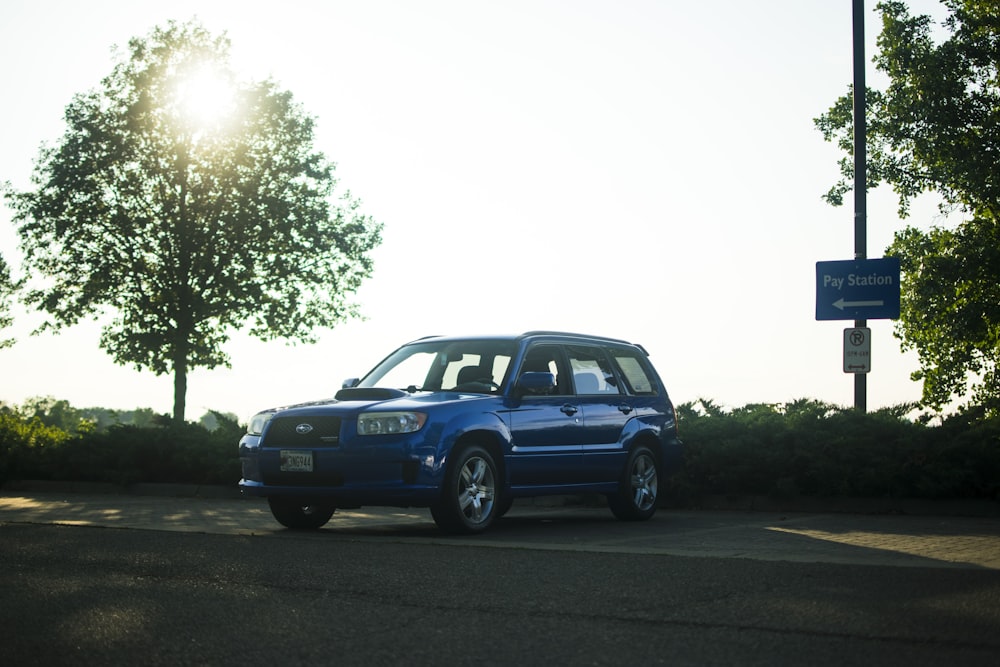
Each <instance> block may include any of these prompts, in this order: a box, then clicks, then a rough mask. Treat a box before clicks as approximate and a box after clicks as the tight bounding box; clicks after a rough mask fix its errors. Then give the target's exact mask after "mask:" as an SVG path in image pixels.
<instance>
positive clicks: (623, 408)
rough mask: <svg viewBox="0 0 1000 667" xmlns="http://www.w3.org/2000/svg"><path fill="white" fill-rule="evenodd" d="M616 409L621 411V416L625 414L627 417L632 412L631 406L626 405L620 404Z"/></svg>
mask: <svg viewBox="0 0 1000 667" xmlns="http://www.w3.org/2000/svg"><path fill="white" fill-rule="evenodd" d="M618 409H619V410H621V411H622V413H623V414H626V415H627V414H628V413H630V412H632V406H631V405H628V404H627V403H620V404H619V405H618Z"/></svg>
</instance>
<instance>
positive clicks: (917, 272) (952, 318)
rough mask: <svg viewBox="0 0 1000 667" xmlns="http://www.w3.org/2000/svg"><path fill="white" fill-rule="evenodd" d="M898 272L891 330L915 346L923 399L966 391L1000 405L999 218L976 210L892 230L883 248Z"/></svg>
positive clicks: (939, 401)
mask: <svg viewBox="0 0 1000 667" xmlns="http://www.w3.org/2000/svg"><path fill="white" fill-rule="evenodd" d="M886 252H887V253H888V254H891V255H894V256H896V257H899V260H900V266H901V268H902V272H903V276H904V280H903V282H902V285H901V291H900V320H899V321H898V322H897V323H896V335H897V336H898V337H899V338H901V339H902V341H903V348H904V349H914V350H916V351H917V354H918V358H919V360H920V370H919V371H917V372H915V373H914V374H913V379H915V380H922V381H923V402H924V404H925V405H929V406H932V407H934V408H940V407H941V406H943V405H945V404H946V403H948V402H949V401H951V400H953V399H954V398H957V397H964V396H966V395H967V394H968V393H970V392H971V394H972V395H971V400H972V402H973V404H977V405H983V406H993V409H994V410H996V409H997V408H998V407H1000V405H998V401H1000V371H998V362H1000V225H998V223H997V220H996V219H992V218H974V219H972V220H969V221H968V222H966V223H964V224H963V225H961V226H960V227H959V228H958V229H956V230H954V231H951V230H944V229H932V230H930V231H929V232H923V231H920V230H916V229H913V228H908V229H906V230H904V231H902V232H898V233H897V234H896V238H895V240H894V241H893V244H892V245H891V246H890V247H889V249H888V250H887V251H886Z"/></svg>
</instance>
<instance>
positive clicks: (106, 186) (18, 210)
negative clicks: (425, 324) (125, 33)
mask: <svg viewBox="0 0 1000 667" xmlns="http://www.w3.org/2000/svg"><path fill="white" fill-rule="evenodd" d="M229 48H230V43H229V41H228V39H227V38H226V37H225V36H224V35H223V36H221V37H213V36H212V35H210V34H209V33H207V32H206V30H205V29H204V28H203V27H201V26H200V25H199V24H197V23H195V22H189V23H185V24H177V23H175V22H170V23H168V24H167V26H166V27H163V28H160V27H157V28H155V29H153V30H152V31H151V33H150V34H149V35H148V36H147V37H145V38H134V39H132V40H131V41H130V42H129V45H128V50H127V53H125V54H121V53H119V55H118V59H117V64H116V65H115V66H114V68H113V70H112V72H111V74H110V75H108V76H107V77H106V78H105V79H103V81H102V82H101V86H100V87H99V88H98V89H96V90H93V91H90V92H87V93H83V94H78V95H76V96H75V97H74V98H73V100H72V102H71V103H70V104H69V106H68V107H67V109H66V112H65V119H66V124H67V129H66V132H65V134H64V135H63V137H62V139H61V141H60V142H59V144H58V145H57V146H56V147H54V148H43V149H42V151H41V153H40V155H39V158H38V159H37V162H36V165H35V171H34V174H33V178H32V185H33V189H32V190H30V191H26V192H18V191H15V190H14V189H13V188H11V187H10V185H7V187H6V188H5V196H6V198H7V200H8V202H9V203H10V205H11V207H12V208H13V210H14V213H15V216H14V217H15V222H16V223H19V228H18V232H19V234H20V243H21V248H22V250H23V252H24V255H25V267H26V273H29V274H31V273H32V271H33V275H34V277H35V280H34V282H33V283H32V284H31V285H30V286H29V288H27V289H26V292H25V295H24V297H23V299H24V300H25V302H26V303H27V304H29V305H33V306H36V307H37V308H38V309H39V310H41V311H44V312H46V313H48V315H49V318H48V319H47V321H46V322H45V324H44V325H43V326H42V327H41V329H42V330H45V329H59V328H62V327H65V326H70V325H73V324H75V323H77V322H78V321H80V320H81V319H82V318H86V317H90V318H93V319H99V318H101V317H105V318H106V317H109V316H113V319H112V320H111V321H110V323H107V320H106V319H105V320H104V321H105V326H104V328H103V330H102V335H101V340H100V346H101V348H102V349H104V350H106V351H107V352H108V353H109V354H111V356H112V357H113V358H114V359H115V361H116V362H117V363H120V364H124V365H127V364H132V365H134V366H135V367H136V368H139V369H141V368H148V369H150V370H152V371H153V372H154V373H156V374H158V375H159V374H165V373H167V372H173V375H174V419H175V420H177V421H182V420H183V419H184V411H185V395H186V392H187V374H188V371H189V370H190V369H192V368H196V367H205V368H215V367H218V366H220V365H223V366H228V365H229V357H228V355H227V354H226V353H225V352H224V351H223V345H224V344H225V343H226V342H228V340H229V338H230V335H231V332H232V331H234V330H238V329H243V328H245V329H247V330H248V331H249V332H250V333H251V334H252V335H254V336H256V337H258V338H260V339H262V340H274V339H279V338H281V339H288V340H295V341H300V342H313V341H314V334H313V331H314V330H315V329H316V328H317V327H332V326H334V325H335V324H337V323H339V322H342V321H344V320H346V319H349V318H351V317H355V316H357V315H358V307H357V305H356V304H354V303H352V302H351V301H350V300H349V297H350V296H351V295H353V294H354V293H355V292H356V290H357V288H358V287H359V285H360V283H361V282H362V281H363V280H364V279H365V278H367V277H369V276H370V274H371V271H372V261H371V259H370V257H369V254H368V253H369V252H370V251H371V250H372V249H373V248H375V247H376V246H377V245H378V244H379V243H380V242H381V236H380V235H381V225H380V224H377V223H375V222H373V221H372V220H371V219H370V218H368V217H365V216H363V215H361V214H360V213H359V211H358V208H359V202H358V201H357V200H355V199H353V198H352V197H351V195H350V193H349V192H345V193H343V194H342V195H341V196H340V197H339V200H336V201H334V200H333V196H334V189H335V186H336V180H335V178H334V166H333V164H332V163H330V162H328V161H327V159H326V158H325V157H324V155H323V154H322V153H320V152H318V151H316V150H315V149H314V148H313V129H314V120H313V119H312V118H311V117H309V116H307V115H306V114H305V113H304V112H303V110H302V109H301V108H300V106H298V105H297V104H296V103H294V102H293V99H292V95H291V94H290V93H288V92H284V91H281V90H279V88H278V86H277V85H276V84H275V83H274V82H273V81H271V80H265V81H263V82H259V83H243V84H240V83H238V82H237V81H236V78H235V75H234V74H233V71H232V68H231V66H230V64H229Z"/></svg>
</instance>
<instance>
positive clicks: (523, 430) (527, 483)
mask: <svg viewBox="0 0 1000 667" xmlns="http://www.w3.org/2000/svg"><path fill="white" fill-rule="evenodd" d="M528 371H531V372H547V373H552V374H553V375H554V376H555V377H556V387H555V389H554V390H553V391H552V393H547V394H524V395H518V396H517V397H516V398H515V400H514V402H513V404H512V408H511V410H510V411H509V412H508V419H509V427H510V432H511V442H512V447H511V453H510V456H509V458H508V460H507V471H508V475H509V478H510V484H511V486H514V487H539V486H555V485H564V484H573V483H576V482H578V481H579V471H580V439H581V437H582V432H583V412H582V411H581V409H580V406H579V405H578V404H577V402H576V397H575V396H573V395H572V391H571V388H572V383H571V380H570V377H569V371H568V367H567V365H566V360H565V357H564V356H563V355H562V352H561V350H560V348H559V346H557V345H536V346H533V347H531V348H529V349H528V350H527V352H526V354H525V357H524V360H523V362H522V363H521V366H520V368H518V369H517V371H516V373H517V375H516V376H515V377H517V376H519V375H520V374H521V373H524V372H528Z"/></svg>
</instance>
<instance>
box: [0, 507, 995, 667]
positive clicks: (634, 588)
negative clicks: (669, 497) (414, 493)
mask: <svg viewBox="0 0 1000 667" xmlns="http://www.w3.org/2000/svg"><path fill="white" fill-rule="evenodd" d="M0 629H2V633H0V664H3V665H34V664H38V665H43V664H44V665H51V664H56V665H62V664H67V665H71V664H101V665H108V664H149V665H160V664H163V665H166V664H171V665H178V664H181V665H183V664H199V665H200V664H204V665H230V664H232V665H236V664H239V665H257V664H267V665H273V664H282V665H300V664H301V665H325V664H340V665H401V664H409V665H439V664H451V665H473V664H475V665H510V664H521V665H542V664H545V665H551V664H566V665H621V664H630V663H631V664H671V665H872V664H878V665H907V666H916V665H941V664H948V663H951V664H960V665H963V666H965V665H989V666H990V667H995V665H996V664H998V662H1000V521H998V520H997V519H988V518H983V519H960V518H947V517H906V516H863V515H823V514H787V515H784V514H783V515H777V514H775V515H772V514H767V513H718V512H671V511H661V512H660V513H659V514H657V516H656V517H654V519H653V520H652V521H650V522H646V523H642V524H624V523H619V522H616V521H614V520H613V519H611V518H610V514H608V513H607V510H606V509H602V508H586V507H584V508H581V507H547V508H539V507H526V508H519V507H515V508H514V510H513V511H512V512H511V514H510V515H509V516H508V517H505V518H504V519H503V520H502V521H501V522H500V523H499V524H498V525H496V526H495V529H494V530H492V531H491V532H490V533H488V534H486V535H483V536H480V537H477V538H462V539H456V538H447V537H444V536H442V535H440V534H439V533H437V531H436V529H435V528H434V526H433V524H432V523H431V522H430V518H429V516H428V515H427V514H426V512H422V511H392V510H377V511H371V512H367V511H366V512H353V513H343V514H341V513H338V515H337V516H335V519H334V522H331V524H330V527H329V528H327V529H324V530H322V531H319V532H317V533H309V534H302V533H294V532H291V531H285V530H283V529H281V528H280V526H277V525H276V524H274V523H273V521H272V520H270V517H269V516H268V515H267V510H266V505H263V504H262V503H260V502H258V501H244V500H199V499H192V498H136V497H132V496H58V495H46V494H35V495H25V494H21V495H16V496H11V495H0Z"/></svg>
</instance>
